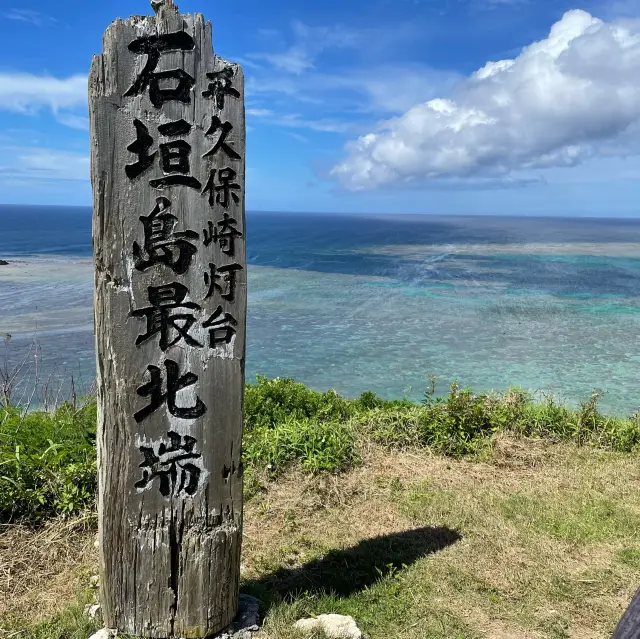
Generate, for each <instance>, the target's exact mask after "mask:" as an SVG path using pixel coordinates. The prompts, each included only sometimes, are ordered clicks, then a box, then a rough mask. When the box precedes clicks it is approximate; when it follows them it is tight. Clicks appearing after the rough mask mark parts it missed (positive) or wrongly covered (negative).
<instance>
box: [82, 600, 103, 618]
mask: <svg viewBox="0 0 640 639" xmlns="http://www.w3.org/2000/svg"><path fill="white" fill-rule="evenodd" d="M99 612H100V604H97V603H95V604H87V605H86V606H85V607H84V614H85V615H87V617H89V619H95V618H96V616H97V615H98V613H99Z"/></svg>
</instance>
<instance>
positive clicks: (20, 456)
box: [0, 377, 640, 522]
mask: <svg viewBox="0 0 640 639" xmlns="http://www.w3.org/2000/svg"><path fill="white" fill-rule="evenodd" d="M95 412H96V406H95V403H94V402H88V403H86V404H85V405H84V406H83V407H81V408H80V409H76V408H74V407H73V406H71V405H69V404H65V405H64V406H62V407H61V408H59V409H58V410H56V411H55V412H52V413H46V412H32V413H30V414H28V415H26V416H25V415H23V414H22V413H20V412H19V411H18V410H16V409H0V521H5V522H7V521H23V522H24V521H33V522H38V521H42V520H43V519H44V518H47V517H51V516H54V515H60V514H67V515H68V514H71V513H74V512H77V511H80V510H82V509H84V508H88V507H91V506H92V503H93V501H94V498H95V489H96V461H95V458H96V455H95V433H96V424H95ZM245 412H246V428H245V439H244V459H245V465H246V467H247V487H248V489H249V491H252V490H253V489H255V488H256V486H257V483H256V482H257V479H256V478H257V476H258V475H264V474H266V475H267V476H270V477H275V476H277V475H278V474H280V473H282V472H283V471H285V470H286V469H288V468H289V467H290V466H291V465H295V464H298V465H299V466H300V467H301V468H302V469H303V470H304V471H305V472H309V473H317V472H329V473H339V472H344V471H347V470H349V469H350V468H351V467H353V466H356V465H358V464H359V463H360V457H361V454H360V451H361V450H362V448H363V446H365V445H366V443H367V442H369V443H372V444H375V445H382V446H384V447H387V448H389V449H395V450H398V449H421V448H429V449H430V450H432V451H433V452H435V453H439V454H444V455H448V456H451V457H463V456H473V457H480V458H481V457H482V455H486V454H487V453H488V452H490V450H491V445H492V442H493V441H494V439H495V437H496V436H498V435H501V434H505V433H508V434H513V435H517V436H521V437H529V438H543V439H545V440H549V441H571V442H575V443H576V444H578V445H581V446H584V445H589V446H596V447H599V448H603V449H608V450H613V451H619V452H630V451H633V450H635V449H637V448H638V446H639V445H640V419H639V418H638V417H637V416H631V417H629V418H619V417H608V416H605V415H602V414H601V413H600V412H599V411H598V406H597V395H596V394H593V395H592V396H591V397H590V398H589V400H587V401H586V402H584V403H583V404H582V406H581V407H580V408H579V409H578V410H571V409H570V408H568V407H566V406H563V405H561V404H559V403H557V402H556V401H554V400H553V399H551V398H548V399H546V401H544V402H536V401H534V400H533V398H532V396H531V395H530V394H529V393H527V392H525V391H522V390H518V389H510V390H508V391H506V392H503V393H474V392H473V391H471V390H470V389H468V388H461V387H460V386H459V385H458V384H456V383H454V384H452V385H451V389H450V392H449V393H448V395H447V396H445V397H435V396H434V394H433V380H432V385H431V389H430V390H429V391H427V393H425V399H424V402H423V404H422V405H416V404H413V403H411V402H408V401H385V400H383V399H381V398H380V397H378V396H376V395H375V394H374V393H364V394H363V395H362V396H361V397H360V398H358V399H353V400H351V399H345V398H343V397H340V396H339V395H338V394H337V393H335V392H334V391H329V392H326V393H318V392H316V391H313V390H310V389H308V388H307V387H305V386H304V385H303V384H300V383H297V382H295V381H293V380H290V379H274V380H268V379H266V378H265V377H259V378H258V379H257V381H256V383H255V384H248V385H247V390H246V400H245ZM530 507H531V510H532V512H533V511H535V509H536V505H535V504H531V506H530ZM594 507H595V506H594ZM602 507H604V506H602Z"/></svg>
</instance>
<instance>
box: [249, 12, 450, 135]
mask: <svg viewBox="0 0 640 639" xmlns="http://www.w3.org/2000/svg"><path fill="white" fill-rule="evenodd" d="M263 35H264V34H263ZM266 36H267V39H268V40H269V41H271V42H273V43H275V44H276V45H277V48H279V49H280V51H273V52H262V53H248V54H247V55H246V56H245V57H244V60H243V62H244V64H245V68H246V70H247V83H246V94H247V97H248V99H249V100H250V101H251V103H252V104H251V106H252V108H251V109H250V110H249V111H248V114H249V115H252V116H255V117H262V116H263V115H267V114H265V113H263V111H265V110H266V111H268V117H269V122H270V123H271V124H276V125H280V126H283V127H299V128H305V127H306V128H309V129H311V130H315V131H321V132H328V133H345V132H348V131H357V130H359V126H361V125H362V123H368V124H371V122H372V121H373V122H375V121H377V120H378V119H379V118H381V117H384V116H387V117H388V116H389V115H393V114H399V113H402V112H403V111H404V110H406V109H407V108H409V107H410V106H412V105H413V104H415V103H416V102H417V101H420V100H427V99H429V98H432V97H435V96H436V95H437V94H438V92H439V91H442V90H443V89H445V88H449V87H450V86H451V85H452V84H454V83H455V82H457V81H458V79H459V76H458V75H457V74H456V73H453V72H447V71H436V70H434V69H431V68H430V67H428V66H427V65H424V64H416V63H414V64H411V63H404V64H400V63H396V62H394V61H393V60H392V59H390V58H389V51H393V50H394V48H395V47H394V43H399V42H404V41H406V40H407V39H408V38H411V37H414V36H416V33H415V30H414V27H413V26H412V25H400V26H398V27H397V28H396V29H393V28H387V29H384V30H380V31H378V30H372V29H363V30H356V29H351V28H347V27H344V26H331V27H327V26H325V27H309V26H307V25H305V24H303V23H301V22H296V23H294V25H293V26H292V33H291V34H290V41H289V42H287V40H286V38H284V37H283V34H281V33H278V32H273V31H269V33H268V34H266ZM372 43H376V45H375V46H379V47H381V51H384V55H383V57H384V62H376V63H373V62H370V61H367V60H366V59H365V60H364V61H361V60H360V58H362V57H363V55H364V56H366V55H367V54H370V53H371V49H372V48H373V47H374V45H373V44H372ZM363 52H364V53H363ZM336 54H337V55H338V56H339V57H340V62H339V65H338V67H336V64H335V56H336ZM325 55H332V62H331V63H329V64H327V62H326V60H325V58H324V56H325ZM329 59H331V58H329ZM292 104H294V105H295V106H296V107H297V108H298V109H299V110H300V112H299V114H298V115H291V113H290V111H291V105H292ZM359 123H360V124H359Z"/></svg>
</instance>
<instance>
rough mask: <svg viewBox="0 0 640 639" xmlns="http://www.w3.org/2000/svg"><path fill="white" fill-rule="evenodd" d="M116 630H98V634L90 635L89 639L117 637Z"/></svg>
mask: <svg viewBox="0 0 640 639" xmlns="http://www.w3.org/2000/svg"><path fill="white" fill-rule="evenodd" d="M117 634H118V633H117V631H116V630H111V629H109V628H103V629H102V630H98V632H96V633H94V634H92V635H91V636H90V637H89V639H111V638H112V637H115V636H116V635H117Z"/></svg>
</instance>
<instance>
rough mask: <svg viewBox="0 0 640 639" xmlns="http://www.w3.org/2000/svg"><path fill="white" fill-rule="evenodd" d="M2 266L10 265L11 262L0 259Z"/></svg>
mask: <svg viewBox="0 0 640 639" xmlns="http://www.w3.org/2000/svg"><path fill="white" fill-rule="evenodd" d="M0 266H9V262H7V261H6V260H0Z"/></svg>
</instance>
